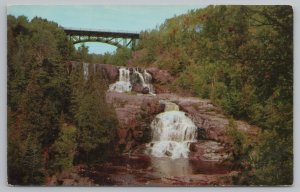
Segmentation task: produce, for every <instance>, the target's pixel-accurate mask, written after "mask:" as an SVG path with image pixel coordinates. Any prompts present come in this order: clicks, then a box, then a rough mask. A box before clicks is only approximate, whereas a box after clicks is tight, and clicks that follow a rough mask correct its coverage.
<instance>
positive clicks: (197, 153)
mask: <svg viewBox="0 0 300 192" xmlns="http://www.w3.org/2000/svg"><path fill="white" fill-rule="evenodd" d="M230 156H231V150H230V148H229V145H224V144H221V143H218V142H216V141H211V140H200V141H197V142H195V143H191V145H190V153H189V158H190V159H195V160H201V161H217V162H223V161H225V160H227V159H228V158H229V157H230Z"/></svg>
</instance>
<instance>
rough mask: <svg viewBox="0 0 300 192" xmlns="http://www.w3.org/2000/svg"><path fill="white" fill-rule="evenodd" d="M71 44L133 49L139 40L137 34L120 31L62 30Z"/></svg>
mask: <svg viewBox="0 0 300 192" xmlns="http://www.w3.org/2000/svg"><path fill="white" fill-rule="evenodd" d="M64 30H65V32H66V34H67V35H68V36H69V38H70V40H71V41H72V42H73V44H77V43H84V42H100V43H107V44H110V45H113V46H116V47H118V48H121V47H128V48H131V49H134V48H135V46H136V44H137V41H138V39H139V33H132V32H126V31H125V32H124V31H123V32H121V31H108V30H106V31H103V30H93V29H76V28H64Z"/></svg>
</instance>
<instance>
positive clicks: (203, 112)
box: [106, 92, 260, 160]
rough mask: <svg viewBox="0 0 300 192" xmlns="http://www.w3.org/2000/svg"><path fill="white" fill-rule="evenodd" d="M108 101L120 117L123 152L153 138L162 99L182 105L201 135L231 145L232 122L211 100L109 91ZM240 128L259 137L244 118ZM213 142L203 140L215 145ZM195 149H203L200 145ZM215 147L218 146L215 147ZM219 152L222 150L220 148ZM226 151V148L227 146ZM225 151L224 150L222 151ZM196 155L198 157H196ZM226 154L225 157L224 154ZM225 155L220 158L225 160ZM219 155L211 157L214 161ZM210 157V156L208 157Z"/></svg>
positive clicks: (120, 138)
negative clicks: (152, 134)
mask: <svg viewBox="0 0 300 192" xmlns="http://www.w3.org/2000/svg"><path fill="white" fill-rule="evenodd" d="M106 98H107V102H108V103H111V104H112V105H113V106H114V108H115V110H116V114H117V118H118V120H119V128H118V137H119V141H118V145H119V148H123V149H122V151H123V152H128V151H129V150H131V149H133V147H135V146H137V145H139V144H142V143H145V142H149V141H150V140H151V128H150V123H151V122H152V120H153V119H154V117H155V116H156V115H157V114H158V113H160V112H162V111H163V110H164V107H165V105H164V104H163V102H160V100H168V101H171V102H174V103H176V104H177V105H179V107H180V110H181V111H184V112H186V115H187V116H188V117H190V118H191V119H192V120H193V122H194V123H195V125H196V126H197V127H198V129H199V131H198V134H199V136H198V138H200V139H205V140H212V142H213V141H216V142H219V143H222V144H224V145H222V146H219V147H224V146H225V145H226V144H230V142H231V138H230V137H229V136H228V134H227V132H226V126H227V125H228V123H229V119H228V117H226V116H225V115H224V114H222V113H221V112H220V110H219V109H218V108H217V107H216V106H214V105H213V104H212V103H211V102H210V101H209V100H205V99H198V98H194V97H182V96H178V95H176V94H157V95H156V96H152V95H142V94H134V93H116V92H107V95H106ZM235 122H236V124H237V128H238V129H239V130H241V131H243V132H244V133H245V134H246V135H247V136H248V137H249V138H256V137H257V136H258V134H259V132H260V129H259V128H258V127H256V126H252V125H249V124H247V123H246V122H243V121H235ZM212 142H208V143H204V144H205V145H206V144H213V145H214V144H215V143H212ZM197 146H198V144H196V145H195V144H194V147H196V148H197V150H196V151H199V150H200V153H204V152H203V151H202V152H201V150H202V149H201V148H199V147H197ZM213 150H215V149H213ZM219 151H220V150H219ZM223 151H227V148H226V147H225V148H224V149H223ZM222 153H223V152H222ZM194 157H196V156H194ZM223 157H226V155H225V154H223ZM223 157H218V158H219V160H222V158H223ZM215 158H217V157H211V160H213V159H215ZM208 159H209V158H208Z"/></svg>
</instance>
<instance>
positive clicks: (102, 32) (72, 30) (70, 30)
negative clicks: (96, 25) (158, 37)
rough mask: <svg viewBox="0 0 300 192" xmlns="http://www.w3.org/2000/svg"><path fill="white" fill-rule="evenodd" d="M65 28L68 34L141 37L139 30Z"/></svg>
mask: <svg viewBox="0 0 300 192" xmlns="http://www.w3.org/2000/svg"><path fill="white" fill-rule="evenodd" d="M63 29H64V31H65V32H66V33H67V34H68V35H79V36H95V37H114V38H132V39H138V38H139V37H140V34H139V33H138V32H128V31H110V30H96V29H84V28H67V27H64V28H63Z"/></svg>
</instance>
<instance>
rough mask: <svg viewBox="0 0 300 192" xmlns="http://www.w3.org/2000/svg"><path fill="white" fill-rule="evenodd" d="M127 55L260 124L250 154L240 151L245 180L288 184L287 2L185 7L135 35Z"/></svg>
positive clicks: (289, 24)
mask: <svg viewBox="0 0 300 192" xmlns="http://www.w3.org/2000/svg"><path fill="white" fill-rule="evenodd" d="M133 55H137V56H136V57H135V58H134V59H132V60H131V62H132V63H134V64H135V65H139V66H143V67H146V66H157V67H159V68H162V69H167V70H169V71H170V72H171V73H172V74H173V75H174V76H175V77H176V81H175V82H174V83H173V84H172V85H171V88H173V90H174V91H178V92H181V93H184V92H189V93H192V94H194V95H196V96H199V97H201V98H209V99H211V100H212V101H213V102H214V103H215V104H217V105H219V106H221V107H222V108H223V109H224V111H225V112H226V113H227V114H228V115H232V116H233V117H235V118H238V119H245V120H247V121H248V122H250V123H253V124H255V125H258V126H260V127H261V128H263V130H264V131H263V134H262V136H261V138H260V141H261V142H260V144H259V145H258V146H256V147H255V148H254V151H255V152H253V154H255V155H252V156H251V155H250V153H249V154H248V155H249V157H248V158H249V159H248V161H249V162H251V164H252V172H251V175H252V176H251V178H252V179H251V180H250V179H249V180H248V181H247V184H289V183H292V181H293V150H292V149H293V10H292V8H291V7H290V6H208V7H206V8H204V9H198V10H192V11H190V12H189V13H188V14H184V15H180V16H177V17H174V18H171V19H168V20H166V22H165V23H164V24H162V25H161V26H159V27H158V28H157V29H154V30H152V31H145V32H143V34H142V38H141V40H140V43H139V48H138V50H137V52H136V53H133ZM274 142H275V143H274ZM251 154H252V153H251ZM243 184H245V183H243Z"/></svg>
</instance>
